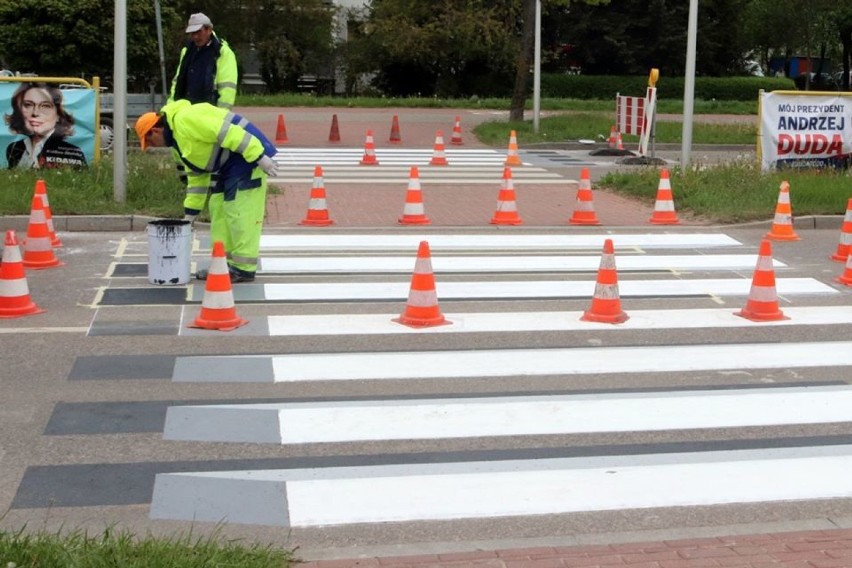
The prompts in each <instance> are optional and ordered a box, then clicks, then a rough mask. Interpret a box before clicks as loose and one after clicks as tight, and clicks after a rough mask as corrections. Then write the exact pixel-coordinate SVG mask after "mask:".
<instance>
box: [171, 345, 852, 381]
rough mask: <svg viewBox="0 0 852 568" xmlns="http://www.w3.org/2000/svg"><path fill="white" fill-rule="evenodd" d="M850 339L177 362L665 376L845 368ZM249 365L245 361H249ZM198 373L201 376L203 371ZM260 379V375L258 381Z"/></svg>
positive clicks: (429, 374) (299, 374) (333, 376)
mask: <svg viewBox="0 0 852 568" xmlns="http://www.w3.org/2000/svg"><path fill="white" fill-rule="evenodd" d="M849 349H852V342H843V341H837V342H821V343H820V342H810V343H809V342H804V343H771V344H764V343H742V344H730V345H674V346H652V347H584V348H567V349H500V350H497V349H495V350H469V351H421V352H416V351H400V352H391V353H381V352H376V353H305V354H302V353H300V354H291V355H271V356H267V355H258V356H244V357H242V358H243V359H252V360H254V363H263V366H264V367H265V364H266V362H271V363H272V373H271V377H270V376H265V373H256V374H255V375H253V376H252V374H251V373H249V374H242V375H239V376H235V375H234V374H233V373H232V372H229V371H227V370H221V369H223V368H224V367H223V364H224V363H225V362H233V358H230V357H220V356H208V357H200V356H199V357H178V358H177V361H176V363H175V371H174V375H173V380H174V381H176V382H269V381H270V380H271V381H272V382H280V383H297V382H310V381H352V380H372V379H375V380H381V379H405V380H417V379H427V378H430V379H431V378H440V379H448V378H459V379H460V378H470V377H508V376H541V375H582V374H605V373H606V374H611V373H650V372H655V373H664V372H675V371H721V370H728V369H736V370H744V369H786V368H789V367H802V368H813V367H831V366H838V367H847V366H849V365H852V358H850V357H849V356H848V352H849ZM246 364H249V363H248V361H247V362H246ZM202 371H203V372H202ZM261 375H264V376H261Z"/></svg>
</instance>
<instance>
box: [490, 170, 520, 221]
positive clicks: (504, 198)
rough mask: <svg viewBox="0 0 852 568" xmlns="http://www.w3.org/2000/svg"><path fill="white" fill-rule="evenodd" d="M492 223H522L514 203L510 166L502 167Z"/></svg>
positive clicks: (513, 186) (513, 185)
mask: <svg viewBox="0 0 852 568" xmlns="http://www.w3.org/2000/svg"><path fill="white" fill-rule="evenodd" d="M491 224H492V225H522V224H523V220H521V217H520V215H518V206H517V204H516V203H515V184H514V182H513V181H512V168H510V167H508V166H507V167H505V168H503V185H501V186H500V193H499V195H498V196H497V211H495V212H494V216H493V217H492V218H491Z"/></svg>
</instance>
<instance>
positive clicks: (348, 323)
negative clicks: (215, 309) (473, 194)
mask: <svg viewBox="0 0 852 568" xmlns="http://www.w3.org/2000/svg"><path fill="white" fill-rule="evenodd" d="M737 308H738V307H734V306H732V307H730V308H719V309H695V310H631V309H630V308H629V306H628V307H627V308H626V311H627V314H628V315H629V316H630V319H629V320H627V321H626V322H624V323H621V324H619V325H617V326H614V325H612V324H608V323H596V322H587V321H581V320H580V316H582V315H583V312H582V311H572V312H569V311H565V312H489V313H484V312H482V313H452V312H449V313H448V312H446V311H444V317H446V318H447V319H448V320H449V321H451V322H453V325H444V326H436V327H426V328H422V329H420V328H411V327H408V326H404V325H399V324H398V323H396V322H393V321H392V320H393V318H396V317H399V314H398V313H393V314H392V313H387V314H347V315H346V316H345V317H344V316H341V315H339V314H332V315H296V316H269V317H268V322H269V323H268V328H269V335H271V336H277V335H284V336H297V335H380V334H381V335H385V334H411V333H482V332H514V331H583V330H585V331H591V330H602V329H605V330H613V331H619V330H627V331H630V330H637V329H702V328H733V327H754V326H755V325H761V326H768V325H771V326H790V325H840V324H852V306H808V307H786V306H785V307H784V315H786V316H787V317H788V318H790V319H785V320H777V321H767V322H760V323H759V324H758V323H756V322H753V321H750V320H747V319H744V318H741V317H737V316H735V315H734V312H736V311H737Z"/></svg>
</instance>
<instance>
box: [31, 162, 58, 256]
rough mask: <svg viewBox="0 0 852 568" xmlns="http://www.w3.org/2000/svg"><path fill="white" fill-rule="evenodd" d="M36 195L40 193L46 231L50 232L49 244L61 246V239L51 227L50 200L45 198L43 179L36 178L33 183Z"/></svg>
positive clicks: (45, 186) (45, 185)
mask: <svg viewBox="0 0 852 568" xmlns="http://www.w3.org/2000/svg"><path fill="white" fill-rule="evenodd" d="M35 193H36V195H41V204H42V205H43V206H44V218H45V221H46V222H47V232H48V233H49V234H50V244H51V246H53V247H61V246H62V241H61V240H59V237H58V236H57V235H56V230H55V229H54V227H53V215H52V214H51V212H50V202H49V201H48V200H47V184H46V183H45V182H44V180H43V179H39V180H36V183H35Z"/></svg>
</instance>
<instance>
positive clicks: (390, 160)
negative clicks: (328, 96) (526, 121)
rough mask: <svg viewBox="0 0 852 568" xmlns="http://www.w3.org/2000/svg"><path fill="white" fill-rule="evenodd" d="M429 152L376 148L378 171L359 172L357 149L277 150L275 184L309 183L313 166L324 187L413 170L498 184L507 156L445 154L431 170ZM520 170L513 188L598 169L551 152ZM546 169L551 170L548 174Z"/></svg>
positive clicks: (531, 157) (442, 179)
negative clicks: (571, 170)
mask: <svg viewBox="0 0 852 568" xmlns="http://www.w3.org/2000/svg"><path fill="white" fill-rule="evenodd" d="M432 154H433V151H432V150H428V149H405V148H380V149H377V150H376V159H377V160H378V165H373V166H363V165H360V164H359V162H360V160H361V158H362V157H363V155H364V152H363V151H362V150H359V149H357V148H284V147H282V148H279V149H278V154H277V155H276V156H275V161H276V164H277V165H278V175H277V176H276V177H275V178H274V180H273V181H275V182H277V183H282V182H283V183H307V184H309V183H311V182H313V181H314V168H315V166H322V168H323V180H324V181H325V182H326V183H350V184H355V183H371V184H376V183H378V184H391V183H394V184H397V183H401V182H402V183H404V182H406V181H407V180H408V177H409V171H410V168H411V167H412V166H417V167H418V169H419V174H420V180H421V181H422V182H423V183H435V184H437V183H443V184H451V183H464V184H495V183H497V184H499V182H500V180H501V179H502V174H503V168H504V167H505V161H506V154H505V152H498V151H496V150H491V149H448V150H446V151H445V154H446V158H447V162H448V165H446V166H432V165H430V161H431V159H432ZM521 158H522V162H523V165H522V166H521V167H515V168H513V170H512V176H513V180H514V181H515V183H535V184H564V183H570V182H571V181H572V180H569V179H567V178H566V177H565V176H563V175H561V174H560V173H558V172H555V171H552V169H554V168H560V167H562V168H564V167H567V166H576V167H588V166H594V165H600V164H598V162H594V161H589V160H588V159H586V158H585V157H580V156H577V157H570V156H561V155H558V153H557V152H555V151H551V152H548V151H538V152H523V153H521ZM548 167H549V168H550V169H548Z"/></svg>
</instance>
